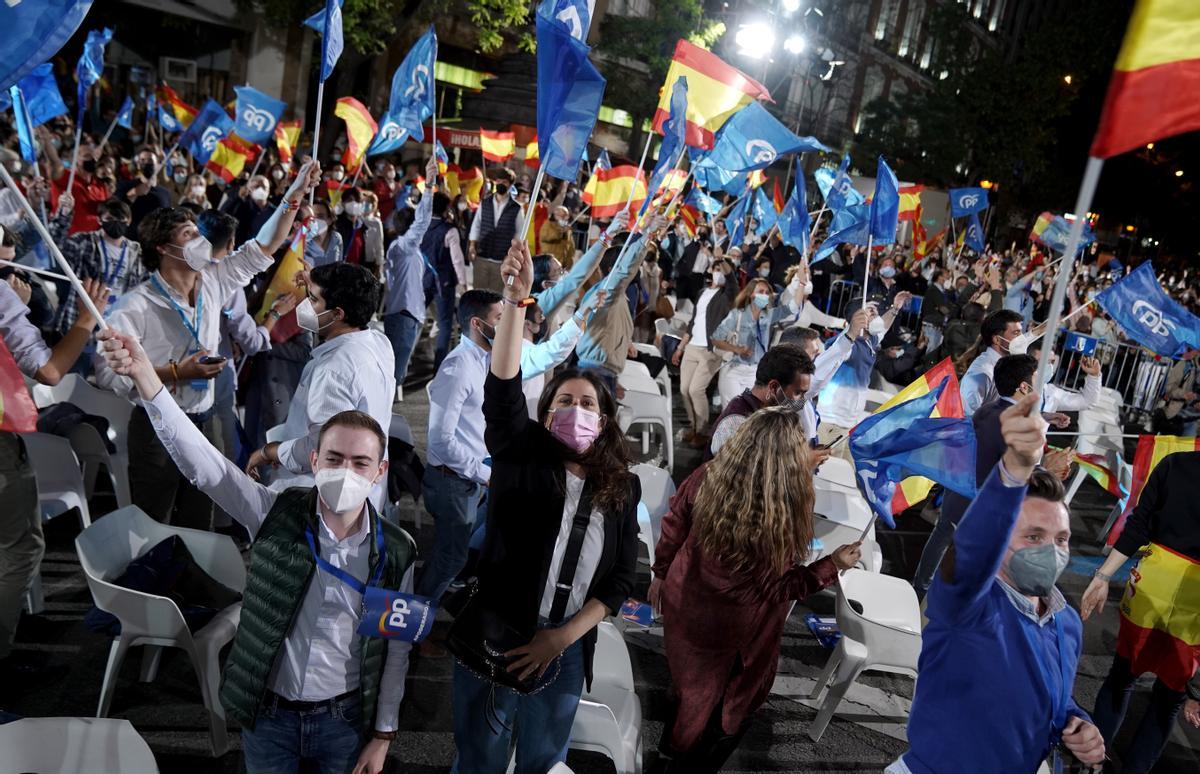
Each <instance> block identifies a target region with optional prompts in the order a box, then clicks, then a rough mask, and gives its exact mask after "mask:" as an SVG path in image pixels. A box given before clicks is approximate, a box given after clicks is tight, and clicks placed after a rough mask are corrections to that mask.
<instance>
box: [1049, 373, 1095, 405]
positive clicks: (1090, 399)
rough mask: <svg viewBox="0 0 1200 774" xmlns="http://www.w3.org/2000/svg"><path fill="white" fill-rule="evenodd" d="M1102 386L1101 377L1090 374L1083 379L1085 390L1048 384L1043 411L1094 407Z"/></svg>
mask: <svg viewBox="0 0 1200 774" xmlns="http://www.w3.org/2000/svg"><path fill="white" fill-rule="evenodd" d="M1100 387H1101V384H1100V377H1099V376H1092V375H1090V374H1089V375H1087V376H1085V377H1084V379H1083V392H1075V391H1074V390H1064V389H1063V388H1062V387H1058V386H1056V385H1053V384H1047V385H1046V389H1045V393H1046V394H1045V398H1044V399H1043V400H1042V411H1045V412H1048V413H1051V414H1054V413H1057V412H1059V411H1083V410H1084V409H1088V408H1092V407H1093V406H1095V405H1096V402H1097V401H1098V400H1100Z"/></svg>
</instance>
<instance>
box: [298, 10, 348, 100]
mask: <svg viewBox="0 0 1200 774" xmlns="http://www.w3.org/2000/svg"><path fill="white" fill-rule="evenodd" d="M304 26H305V27H310V28H312V29H314V30H316V31H317V33H318V34H319V35H320V36H321V83H324V82H325V81H326V79H328V78H329V74H330V73H332V72H333V67H334V65H336V64H337V60H338V57H340V56H341V55H342V0H325V7H324V8H322V9H321V10H319V11H317V12H316V13H314V14H313V15H312V16H310V17H308V18H307V19H305V20H304ZM326 31H328V34H326Z"/></svg>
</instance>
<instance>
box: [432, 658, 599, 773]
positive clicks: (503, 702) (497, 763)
mask: <svg viewBox="0 0 1200 774" xmlns="http://www.w3.org/2000/svg"><path fill="white" fill-rule="evenodd" d="M554 669H555V668H554V667H553V666H551V667H550V668H549V669H547V670H546V675H545V678H544V679H549V678H553V682H552V683H550V685H548V686H547V687H546V688H544V689H542V690H541V691H539V692H538V693H535V694H532V695H529V696H523V695H521V694H519V693H516V692H514V691H510V690H508V689H507V688H496V689H495V695H494V698H493V701H494V703H495V711H496V716H497V717H498V718H499V722H500V723H502V724H503V726H506V727H507V728H504V727H500V726H498V725H497V723H496V718H493V719H492V722H491V723H490V724H489V723H488V716H487V715H486V714H485V712H486V708H487V706H488V696H489V694H490V693H491V692H492V685H491V683H488V682H486V681H484V680H480V679H479V678H478V677H476V676H475V675H474V674H472V673H471V672H470V671H469V670H467V669H465V668H464V667H463V666H462V665H460V664H458V663H457V662H455V664H454V746H455V749H456V750H457V751H458V758H457V760H455V762H454V767H453V768H452V769H451V770H450V772H451V774H503V773H504V771H505V770H506V769H507V768H508V760H509V755H510V754H511V753H510V748H511V746H512V743H513V737H514V735H515V736H516V747H517V768H516V774H545V773H546V772H547V771H549V770H550V769H551V768H552V767H553V766H554V764H556V763H559V762H560V761H565V760H566V758H567V743H568V742H570V741H571V726H572V725H574V723H575V711H576V710H577V709H578V708H579V696H580V695H581V694H582V693H583V644H582V642H581V641H579V640H576V641H575V643H574V644H573V645H571V647H569V648H567V649H566V650H565V651H563V656H562V662H561V666H560V667H559V673H558V676H557V677H554ZM497 732H499V733H497Z"/></svg>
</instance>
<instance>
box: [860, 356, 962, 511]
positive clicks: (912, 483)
mask: <svg viewBox="0 0 1200 774" xmlns="http://www.w3.org/2000/svg"><path fill="white" fill-rule="evenodd" d="M947 378H948V379H949V380H950V383H949V384H947V385H946V389H944V390H942V395H941V397H940V398H938V402H937V405H936V406H935V407H934V409H933V413H932V414H930V415H929V416H931V417H955V418H958V419H962V418H963V417H964V416H966V415H965V414H964V413H963V405H962V395H961V394H960V393H959V391H958V376H957V375H956V374H955V373H954V361H953V360H951V359H950V358H946V359H945V360H943V361H942V362H940V363H938V364H937V365H935V366H934V367H933V368H930V369H929V370H928V371H926V372H925V374H924V375H923V376H921V377H919V378H918V379H917V380H916V381H915V382H913V383H912V384H910V385H908V386H907V387H905V388H904V389H903V390H901V391H900V392H898V393H896V394H895V395H893V396H892V398H891V400H889V401H888V402H887V403H884V404H883V405H882V406H880V407H879V408H877V409H875V411H874V412H873V413H875V414H878V413H880V412H881V411H887V410H888V409H890V408H892V407H893V406H898V405H900V404H901V403H905V402H907V401H910V400H912V399H914V398H919V397H921V396H922V395H924V394H926V393H928V392H929V391H930V390H933V389H935V388H936V387H937V386H938V385H939V384H941V383H942V380H943V379H947ZM932 488H933V481H931V480H929V479H928V478H923V477H921V476H910V477H908V478H906V479H904V480H903V481H901V482H900V483H899V484H897V485H896V491H895V493H893V495H892V513H893V514H897V513H903V512H904V511H906V510H908V509H909V508H911V507H913V506H914V505H916V504H917V503H919V502H921V501H922V500H924V499H925V498H926V497H927V496H928V495H929V490H930V489H932Z"/></svg>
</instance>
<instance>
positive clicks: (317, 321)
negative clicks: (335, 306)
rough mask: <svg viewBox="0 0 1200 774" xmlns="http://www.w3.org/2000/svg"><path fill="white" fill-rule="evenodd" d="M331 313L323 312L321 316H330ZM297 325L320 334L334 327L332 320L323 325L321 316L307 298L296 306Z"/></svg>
mask: <svg viewBox="0 0 1200 774" xmlns="http://www.w3.org/2000/svg"><path fill="white" fill-rule="evenodd" d="M329 311H330V310H328V309H326V310H325V311H324V312H321V314H328V313H329ZM296 324H297V325H299V326H300V327H301V328H303V329H304V330H306V331H312V332H313V333H320V332H321V330H322V329H324V328H328V327H329V326H330V325H333V321H332V320H330V321H329V322H328V323H326V324H325V325H321V315H320V314H317V310H316V309H313V305H312V300H311V299H308V298H306V299H304V300H303V301H301V302H300V303H298V304H296Z"/></svg>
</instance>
